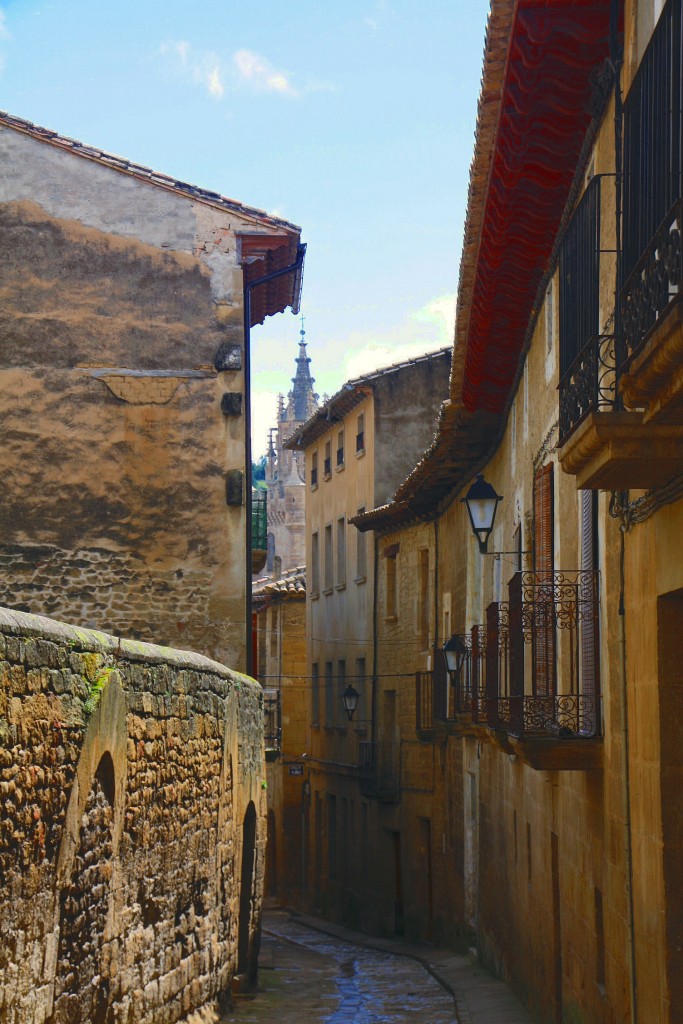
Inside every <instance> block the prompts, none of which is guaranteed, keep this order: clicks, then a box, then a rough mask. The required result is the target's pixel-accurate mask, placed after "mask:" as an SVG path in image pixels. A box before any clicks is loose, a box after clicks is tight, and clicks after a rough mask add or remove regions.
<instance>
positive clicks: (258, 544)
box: [251, 488, 268, 551]
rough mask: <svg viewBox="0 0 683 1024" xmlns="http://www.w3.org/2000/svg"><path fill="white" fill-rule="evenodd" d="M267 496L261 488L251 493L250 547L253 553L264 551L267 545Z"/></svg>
mask: <svg viewBox="0 0 683 1024" xmlns="http://www.w3.org/2000/svg"><path fill="white" fill-rule="evenodd" d="M267 506H268V494H267V492H266V491H264V490H263V489H262V488H259V489H258V490H253V491H252V497H251V546H252V548H253V550H254V551H265V550H266V547H267V544H268V508H267Z"/></svg>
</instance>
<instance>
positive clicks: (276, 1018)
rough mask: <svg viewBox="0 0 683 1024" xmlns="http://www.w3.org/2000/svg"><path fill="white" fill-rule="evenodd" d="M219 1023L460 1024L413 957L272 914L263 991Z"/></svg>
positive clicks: (262, 962) (240, 1001) (262, 966)
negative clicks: (340, 936) (396, 953)
mask: <svg viewBox="0 0 683 1024" xmlns="http://www.w3.org/2000/svg"><path fill="white" fill-rule="evenodd" d="M221 1021H222V1024H233V1022H234V1024H304V1022H305V1024H457V1018H456V1016H455V1011H454V1007H453V1000H452V998H451V997H450V995H449V994H448V993H447V992H446V991H445V990H444V989H443V988H442V987H441V985H439V983H438V982H437V981H436V980H435V979H434V978H433V977H432V976H431V975H430V974H429V972H428V971H427V970H426V969H425V968H424V967H423V966H422V965H421V964H420V963H418V962H417V961H416V960H413V959H411V958H410V957H404V956H397V955H394V954H391V953H384V952H379V951H377V950H372V949H366V948H364V947H362V946H356V945H353V944H352V943H349V942H343V941H341V940H339V939H336V938H333V937H331V936H329V935H324V934H322V933H320V932H317V931H315V930H314V929H312V928H309V927H307V926H306V925H303V924H300V923H298V922H297V921H294V920H292V919H291V918H290V917H289V915H288V914H285V913H278V912H271V913H269V914H268V915H267V916H266V918H265V920H264V930H263V939H262V944H261V957H260V958H259V988H258V991H257V992H256V993H253V994H251V995H248V996H246V995H245V996H238V997H237V1000H236V1005H235V1009H234V1010H233V1011H231V1012H230V1013H228V1014H226V1015H224V1016H223V1017H222V1019H221Z"/></svg>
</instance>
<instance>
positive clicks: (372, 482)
mask: <svg viewBox="0 0 683 1024" xmlns="http://www.w3.org/2000/svg"><path fill="white" fill-rule="evenodd" d="M449 373H450V351H449V350H440V351H438V352H435V353H431V354H428V355H425V356H422V357H420V358H418V359H415V360H411V361H410V362H408V363H405V364H397V365H396V366H392V367H387V368H386V369H384V370H378V371H377V372H376V373H373V374H368V375H367V376H366V377H362V378H358V379H357V380H353V381H350V382H348V384H346V385H345V386H344V387H343V388H342V389H341V390H340V391H339V392H338V393H337V394H336V395H335V396H333V397H332V398H331V399H330V400H329V402H328V403H326V404H325V405H324V406H322V408H321V409H320V410H319V411H318V412H317V413H316V414H315V416H313V417H312V418H311V419H310V420H309V421H308V422H307V423H306V424H304V426H302V427H301V428H300V429H299V430H298V431H296V432H295V433H294V434H293V435H292V438H291V439H290V442H289V445H290V446H292V447H294V448H295V449H299V450H303V451H305V454H306V487H307V498H306V564H307V599H306V638H307V655H306V664H307V667H306V702H305V711H306V716H307V724H308V734H307V742H306V746H305V751H306V758H305V782H306V783H307V786H306V790H305V799H304V803H303V828H304V832H305V836H306V839H307V847H306V850H307V852H306V857H307V862H306V864H305V865H304V867H305V869H306V870H305V871H303V872H302V878H303V880H304V881H303V883H302V887H303V890H304V891H303V893H302V894H301V897H300V898H301V899H302V900H303V902H304V904H305V905H307V906H311V907H314V908H316V909H319V910H322V911H323V912H325V913H327V914H330V916H333V917H339V918H344V919H346V920H349V921H352V922H354V923H357V924H363V925H368V923H369V916H368V915H369V914H370V913H371V910H370V908H371V907H372V903H373V900H372V896H371V895H370V892H371V889H370V877H371V876H370V875H369V874H368V871H367V853H368V850H369V849H370V845H369V844H370V842H371V831H370V830H371V828H372V827H374V823H372V822H371V820H370V818H369V815H368V810H369V805H368V801H367V798H366V796H365V795H363V794H362V793H361V792H359V790H358V778H359V769H358V764H359V758H361V760H363V759H364V761H365V762H366V763H367V761H368V758H371V757H372V750H373V739H374V738H373V733H372V726H371V723H372V720H373V713H374V712H373V707H374V702H375V700H376V699H377V685H376V682H375V681H374V674H375V669H376V665H375V648H374V643H373V618H372V616H373V607H374V587H375V579H376V572H377V557H378V556H377V552H376V549H375V545H374V542H373V538H372V537H371V536H366V535H364V534H361V533H358V532H357V531H355V530H354V529H353V528H351V527H349V526H348V525H347V524H348V522H349V521H350V520H351V519H353V518H354V517H355V516H357V515H358V514H359V513H362V512H363V511H367V510H368V509H372V508H375V507H376V506H377V505H378V504H382V503H384V502H386V501H387V500H388V499H389V498H390V497H391V495H392V493H393V491H394V489H395V488H396V486H397V484H398V482H399V481H400V480H401V478H402V477H403V475H404V474H405V473H406V471H407V469H408V468H409V467H410V466H411V465H412V464H413V463H414V461H415V459H416V458H417V457H418V456H419V455H420V454H421V452H422V451H423V450H424V448H425V447H426V445H427V444H428V443H429V441H430V440H431V439H432V437H433V434H434V430H435V429H436V417H437V412H438V409H439V406H440V403H441V401H442V399H443V396H444V394H445V393H446V390H447V386H448V378H449ZM348 685H351V686H353V688H354V689H355V690H357V692H358V694H359V702H358V707H357V708H356V711H355V713H354V716H353V720H351V721H349V719H348V718H347V715H346V712H345V711H344V708H343V706H342V699H341V698H342V693H343V692H344V690H345V689H346V687H347V686H348ZM286 742H287V732H286V729H285V728H284V726H283V744H285V745H286ZM373 843H374V840H373Z"/></svg>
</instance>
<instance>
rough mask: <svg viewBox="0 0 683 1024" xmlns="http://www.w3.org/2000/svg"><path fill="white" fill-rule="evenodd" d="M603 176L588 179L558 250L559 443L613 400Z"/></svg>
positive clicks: (614, 391) (608, 405) (615, 392)
mask: <svg viewBox="0 0 683 1024" xmlns="http://www.w3.org/2000/svg"><path fill="white" fill-rule="evenodd" d="M601 209H602V176H601V175H596V176H595V177H594V178H592V179H591V182H590V184H589V185H588V187H587V189H586V191H585V192H584V194H583V196H582V198H581V202H580V203H579V204H578V206H577V208H576V210H575V212H574V215H573V217H572V219H571V221H570V223H569V227H568V228H567V233H566V235H565V237H564V239H563V242H562V248H561V251H560V267H559V278H560V303H559V306H560V386H559V390H560V423H559V428H560V429H559V433H560V444H563V443H564V441H565V440H566V439H567V438H568V437H569V436H570V434H571V433H572V432H573V431H574V430H576V428H577V427H578V426H579V424H580V423H582V422H583V420H584V419H585V418H586V417H587V416H588V414H589V413H591V412H599V411H605V410H611V409H612V408H614V406H615V404H616V402H617V401H618V392H617V389H616V374H615V359H616V356H615V339H614V337H613V336H611V335H608V334H606V333H605V334H601V333H600V260H601V242H600V222H601Z"/></svg>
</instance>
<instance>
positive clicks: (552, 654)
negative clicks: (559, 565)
mask: <svg viewBox="0 0 683 1024" xmlns="http://www.w3.org/2000/svg"><path fill="white" fill-rule="evenodd" d="M509 592H510V600H509V602H494V603H493V604H491V605H489V607H488V609H487V625H486V630H483V629H482V627H481V626H476V627H473V629H472V640H471V651H470V658H469V680H470V682H469V686H470V701H471V704H470V706H471V713H472V719H473V721H475V722H479V723H482V724H486V725H488V726H489V727H491V728H495V729H502V730H504V731H506V732H508V733H510V734H511V735H515V736H523V735H534V734H535V735H545V736H555V737H563V736H570V735H576V736H597V735H599V732H600V687H599V643H598V573H597V572H596V571H593V570H573V571H569V572H566V571H554V572H531V571H522V572H517V573H515V574H514V575H513V577H512V579H511V581H510V585H509ZM558 681H559V683H560V684H561V686H562V692H557V685H558Z"/></svg>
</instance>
